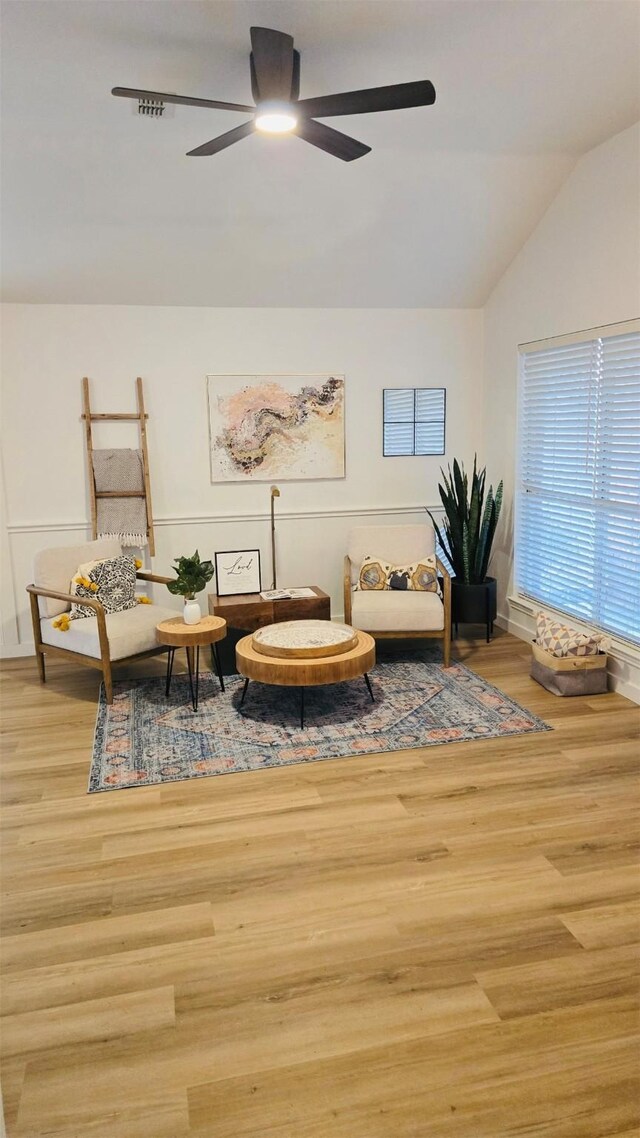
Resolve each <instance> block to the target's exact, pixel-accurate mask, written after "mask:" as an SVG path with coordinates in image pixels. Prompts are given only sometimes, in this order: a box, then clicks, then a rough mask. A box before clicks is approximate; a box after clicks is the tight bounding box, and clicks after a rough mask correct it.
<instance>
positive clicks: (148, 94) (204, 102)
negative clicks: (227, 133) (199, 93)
mask: <svg viewBox="0 0 640 1138" xmlns="http://www.w3.org/2000/svg"><path fill="white" fill-rule="evenodd" d="M111 94H112V95H117V96H119V98H121V99H155V100H156V101H157V102H162V103H179V104H183V105H184V106H187V107H213V108H214V109H216V110H219V111H252V112H253V111H254V110H255V107H246V106H244V104H243V103H221V102H220V101H219V100H217V99H192V98H190V97H189V96H188V95H167V94H165V93H164V92H162V91H139V90H138V89H137V87H113V89H112V91H111Z"/></svg>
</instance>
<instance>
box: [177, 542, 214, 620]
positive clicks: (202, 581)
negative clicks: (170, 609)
mask: <svg viewBox="0 0 640 1138" xmlns="http://www.w3.org/2000/svg"><path fill="white" fill-rule="evenodd" d="M173 571H174V573H175V574H176V580H175V581H169V582H168V584H167V588H168V590H169V592H170V593H173V595H174V597H184V610H183V615H184V622H185V624H197V623H198V621H199V620H200V618H201V616H202V613H201V612H200V605H199V604H198V602H197V601H196V599H195V598H196V593H200V592H201V591H202V589H204V587H205V585H206V584H207V582H208V581H210V580H211V578H212V577H213V572H214V570H213V564H212V563H211V561H201V560H200V554H199V553H198V550H197V549H196V551H195V553H194V554H193V556H192V557H178V559H177V560H176V561H175V562H174V565H173Z"/></svg>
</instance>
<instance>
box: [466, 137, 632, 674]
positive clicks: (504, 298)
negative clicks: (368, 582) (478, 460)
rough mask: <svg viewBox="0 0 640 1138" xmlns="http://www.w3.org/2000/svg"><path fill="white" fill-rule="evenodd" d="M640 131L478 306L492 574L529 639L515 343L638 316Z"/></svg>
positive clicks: (578, 172) (566, 191) (601, 162)
mask: <svg viewBox="0 0 640 1138" xmlns="http://www.w3.org/2000/svg"><path fill="white" fill-rule="evenodd" d="M639 206H640V124H639V125H636V126H634V127H631V128H630V129H629V130H626V131H623V132H622V133H621V134H618V135H616V136H615V137H613V138H611V139H609V140H608V141H607V142H605V143H603V144H602V145H601V146H598V147H596V148H595V149H594V150H591V151H590V152H589V153H588V154H586V155H584V157H583V158H582V159H581V160H580V162H579V163H578V164H577V166H576V167H575V169H574V170H573V172H572V173H571V174H570V175H569V178H568V179H567V181H566V182H565V184H564V186H563V187H562V189H561V190H560V193H559V194H558V196H557V197H556V199H555V200H554V202H553V203H552V205H551V206H550V208H549V209H548V211H547V213H546V214H545V216H544V217H543V218H542V220H541V221H540V223H539V224H538V226H537V228H536V229H535V230H534V232H533V233H532V235H531V237H530V238H529V240H528V241H527V243H526V244H525V245H524V246H523V248H522V249H521V251H520V253H519V254H518V256H517V257H516V258H515V260H514V261H513V262H512V264H511V266H510V267H509V269H508V270H507V272H506V273H505V274H504V276H503V277H502V279H501V281H500V282H499V284H498V285H497V287H496V288H495V289H494V291H493V293H492V295H491V297H490V298H489V300H488V302H487V305H486V307H485V310H484V311H485V356H484V358H485V362H484V376H485V381H484V399H485V402H484V424H485V425H484V452H485V454H486V455H487V456H488V460H489V471H490V474H491V476H492V477H493V479H494V481H495V480H497V479H499V478H501V477H503V478H504V480H505V511H504V522H503V524H502V526H501V528H500V533H499V535H498V540H497V544H496V549H495V553H494V558H493V562H492V572H493V573H494V574H495V575H496V576H497V577H498V582H499V602H498V609H499V613H500V615H501V617H502V620H503V622H504V623H505V624H506V625H507V626H508V627H509V628H510V630H511V631H514V632H516V633H518V634H520V635H522V636H525V637H528V636H529V635H530V632H531V627H532V625H531V622H530V620H529V618H528V616H527V614H526V613H524V612H523V611H522V609H521V608H519V607H516V606H514V605H513V604H510V602H509V600H508V597H509V596H510V595H511V594H512V591H513V557H512V539H513V532H512V528H513V488H514V479H515V456H516V419H517V363H518V359H517V357H518V344H521V343H526V342H527V341H530V340H538V339H543V338H545V337H547V336H556V335H562V334H564V333H567V332H576V331H579V330H580V329H584V328H593V327H597V326H599V325H603V324H612V323H616V322H617V321H621V320H628V319H632V318H634V317H636V316H638V314H639V313H640V211H639ZM615 670H616V672H617V675H618V677H619V680H620V681H621V682H620V684H619V686H620V688H621V690H626V689H625V686H624V685H625V684H630V687H629V691H628V694H631V695H636V696H638V695H640V688H638V687H637V686H636V687H635V689H634V685H637V683H638V674H637V671H636V672H635V674H634V672H633V669H632V668H631V667H628V666H627V665H625V664H623V663H620V664H617V665H616V669H615Z"/></svg>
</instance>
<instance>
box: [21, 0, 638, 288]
mask: <svg viewBox="0 0 640 1138" xmlns="http://www.w3.org/2000/svg"><path fill="white" fill-rule="evenodd" d="M639 11H640V10H639V8H638V6H637V5H636V4H635V3H631V2H628V0H571V2H570V0H444V2H442V0H419V2H413V0H373V2H371V0H276V2H272V0H258V2H252V0H230V2H217V0H141V2H138V0H126V2H125V0H98V2H95V0H53V2H52V0H29V2H25V0H7V2H5V3H4V4H3V53H4V68H3V73H4V79H3V170H4V173H3V205H2V223H3V231H4V232H3V252H2V266H3V275H4V293H3V296H4V299H5V300H9V301H25V302H53V303H63V304H64V303H110V304H153V305H157V304H163V305H164V304H166V305H224V306H250V305H259V306H263V305H267V306H281V305H282V306H303V307H307V306H313V307H316V306H322V307H325V306H327V307H333V306H338V307H343V306H346V307H351V306H355V307H370V306H373V307H376V306H382V307H405V306H407V307H423V306H424V307H460V306H462V307H466V306H477V305H481V304H482V303H483V302H484V301H485V299H486V297H487V296H488V294H489V292H490V291H491V289H492V287H493V286H494V284H495V283H496V281H497V280H498V279H499V277H500V276H501V274H502V273H503V272H504V270H505V268H506V267H507V265H508V264H509V263H510V261H511V260H512V258H513V257H514V256H515V254H516V253H517V251H518V250H519V248H520V247H521V246H522V244H523V243H524V241H525V240H526V238H527V237H528V235H529V233H530V232H531V230H532V229H533V228H534V226H535V224H536V223H537V221H538V219H539V218H540V216H541V215H542V213H543V212H544V210H545V209H546V207H547V206H548V204H549V203H550V201H551V200H552V199H553V197H554V196H555V194H556V193H557V190H558V188H559V186H560V185H561V184H562V182H563V180H564V179H565V177H566V176H567V174H568V172H569V171H570V170H571V168H572V167H573V165H574V164H575V162H576V161H577V159H578V157H579V156H580V155H581V154H582V153H584V152H585V151H587V150H589V149H591V148H592V147H593V146H595V145H597V144H598V143H599V142H601V141H603V140H604V139H606V138H608V137H610V136H611V135H613V134H615V133H617V132H618V131H620V130H622V129H624V128H625V127H627V126H629V125H630V124H631V123H632V122H634V121H636V120H637V119H638V118H640V100H639V96H640V92H639V82H638V34H639V28H638V18H639ZM252 24H260V25H263V26H268V27H273V28H277V29H279V30H282V31H287V32H289V33H291V34H292V35H293V36H294V38H295V45H296V48H297V49H298V50H299V51H300V53H301V57H302V64H301V68H302V83H301V97H306V96H311V95H321V94H328V93H332V92H335V91H345V90H352V89H355V88H360V87H371V86H377V85H383V84H390V83H398V82H405V81H409V80H414V79H431V80H432V82H433V83H434V85H435V87H436V91H437V101H436V103H435V106H433V107H428V108H415V109H411V110H404V111H394V112H389V113H383V114H367V115H358V116H350V117H349V118H346V117H345V118H342V119H331V120H330V125H331V126H333V127H335V128H337V129H338V130H342V131H344V132H345V133H348V134H351V135H353V136H355V137H356V138H358V139H361V140H362V141H363V142H366V143H368V144H369V145H370V146H372V148H373V150H372V153H371V154H369V155H367V156H366V157H364V158H361V159H359V160H358V161H356V162H353V163H348V164H347V163H342V162H340V161H338V160H337V159H335V158H332V157H330V156H329V155H327V154H325V153H323V152H321V151H319V150H316V149H314V148H313V147H311V146H308V145H307V144H305V143H304V142H302V141H301V140H300V139H297V138H295V137H278V138H269V137H261V136H257V135H254V136H252V137H250V138H248V139H245V140H244V141H242V142H240V143H238V144H237V145H236V146H233V147H232V148H231V149H229V150H226V151H224V152H223V153H221V154H219V155H217V156H215V157H209V158H187V157H186V156H185V155H186V151H187V150H189V149H191V148H193V147H194V146H197V145H198V144H199V143H202V142H205V141H206V140H207V139H210V138H212V137H213V136H214V135H216V134H218V133H222V132H223V131H225V130H229V129H230V128H231V127H233V126H235V125H237V124H238V123H239V122H241V121H243V120H244V118H246V116H240V115H236V114H232V113H228V112H223V111H218V110H215V111H214V110H209V109H202V108H192V107H176V108H175V110H173V111H172V113H171V116H170V117H168V118H163V119H162V120H160V121H152V120H149V119H145V118H140V117H137V116H136V115H135V114H134V113H133V112H134V109H135V107H136V105H135V104H133V103H131V104H130V103H129V102H128V101H125V100H121V99H114V98H112V96H111V95H110V89H111V87H112V86H115V85H121V86H135V87H143V88H151V89H157V90H165V91H172V92H178V93H180V94H187V95H195V96H201V97H205V98H213V99H223V100H229V101H232V102H241V103H244V102H251V101H252V100H251V94H250V85H249V28H250V26H251V25H252Z"/></svg>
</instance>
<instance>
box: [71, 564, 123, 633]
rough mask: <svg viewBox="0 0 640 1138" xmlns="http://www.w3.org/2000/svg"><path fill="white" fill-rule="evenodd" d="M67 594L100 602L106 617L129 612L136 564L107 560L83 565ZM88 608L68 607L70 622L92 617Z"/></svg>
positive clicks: (77, 605)
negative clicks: (111, 614)
mask: <svg viewBox="0 0 640 1138" xmlns="http://www.w3.org/2000/svg"><path fill="white" fill-rule="evenodd" d="M70 592H71V593H73V595H74V596H77V597H93V598H94V599H95V600H98V601H100V604H101V605H102V606H103V608H104V611H105V612H106V613H112V612H123V611H124V609H133V608H135V607H136V605H137V603H138V602H137V600H136V563H135V561H134V559H133V557H125V556H122V557H109V558H106V559H104V560H102V561H87V562H86V563H85V564H84V565H80V566H79V567H78V572H77V573H76V575H75V576H74V578H73V580H72V582H71V588H70ZM95 615H96V613H95V609H92V608H90V607H89V605H83V604H74V605H72V606H71V619H72V620H77V619H78V618H79V617H87V616H95Z"/></svg>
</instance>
